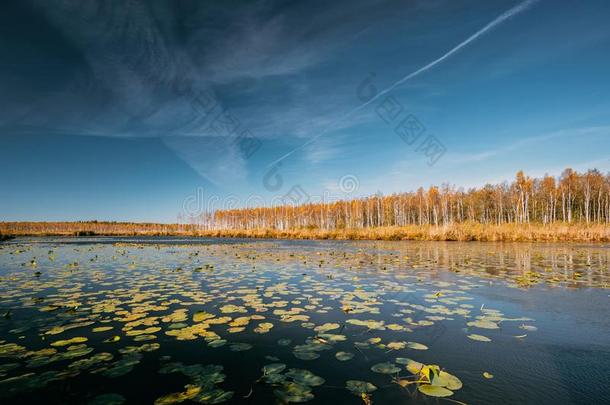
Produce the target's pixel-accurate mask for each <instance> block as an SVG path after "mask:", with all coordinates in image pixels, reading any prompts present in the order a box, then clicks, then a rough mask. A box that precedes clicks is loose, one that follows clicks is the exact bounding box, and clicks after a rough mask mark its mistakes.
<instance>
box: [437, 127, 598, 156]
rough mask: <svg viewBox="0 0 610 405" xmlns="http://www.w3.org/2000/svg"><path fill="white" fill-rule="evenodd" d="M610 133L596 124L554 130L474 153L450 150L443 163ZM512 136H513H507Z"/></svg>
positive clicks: (498, 154) (502, 153) (497, 154)
mask: <svg viewBox="0 0 610 405" xmlns="http://www.w3.org/2000/svg"><path fill="white" fill-rule="evenodd" d="M608 135H610V126H596V127H583V128H566V129H562V130H559V131H553V132H549V133H546V134H541V135H535V136H530V137H527V138H522V139H519V140H517V141H514V142H510V143H507V144H505V145H503V146H500V147H497V148H494V149H487V150H481V151H477V152H472V153H457V152H449V153H447V155H446V156H445V157H444V158H443V164H445V165H459V164H464V163H471V162H481V161H485V160H489V159H491V158H495V157H497V156H500V155H504V154H507V153H510V152H514V151H518V150H520V149H524V148H526V147H528V146H531V145H534V144H537V143H541V142H548V141H552V140H554V139H560V138H582V137H595V136H608ZM507 138H509V139H510V138H511V137H507Z"/></svg>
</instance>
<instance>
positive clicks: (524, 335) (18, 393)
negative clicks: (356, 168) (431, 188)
mask: <svg viewBox="0 0 610 405" xmlns="http://www.w3.org/2000/svg"><path fill="white" fill-rule="evenodd" d="M609 263H610V246H608V245H575V244H569V245H568V244H553V245H551V244H499V243H497V244H494V243H443V242H344V241H275V240H258V241H252V240H237V239H233V240H217V239H188V238H32V239H18V240H14V241H11V242H10V243H4V244H1V245H0V315H1V317H0V403H2V404H5V403H6V404H8V403H38V402H44V403H47V404H66V403H69V404H72V403H73V404H80V403H96V404H119V403H155V401H156V403H157V404H171V403H184V404H187V403H253V404H254V403H256V404H273V403H291V402H305V401H307V402H309V403H323V404H326V403H332V404H366V403H373V404H416V403H421V404H427V403H429V404H436V403H439V404H442V403H445V404H452V403H456V401H457V403H466V404H523V403H532V404H608V403H610V382H609V381H610V290H609V289H608V287H609V286H610V273H609V271H610V270H609ZM265 366H266V367H265ZM484 373H488V374H486V375H484ZM492 375H493V377H492V378H488V377H491V376H492ZM420 390H421V392H420ZM427 394H432V395H450V396H447V397H445V398H436V397H433V396H429V395H427Z"/></svg>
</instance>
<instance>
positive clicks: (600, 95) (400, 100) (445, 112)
mask: <svg viewBox="0 0 610 405" xmlns="http://www.w3.org/2000/svg"><path fill="white" fill-rule="evenodd" d="M123 3H124V5H123V6H122V7H120V8H119V7H110V6H108V5H107V3H102V2H93V1H76V0H74V1H72V0H70V1H64V2H61V4H60V5H58V4H51V3H50V2H47V1H43V0H21V1H14V0H8V1H4V2H2V5H0V52H1V54H2V56H3V57H2V61H1V62H0V159H1V162H2V167H3V170H2V171H1V172H0V190H1V194H0V220H88V219H100V220H131V221H162V222H175V221H176V220H177V215H178V214H180V213H182V214H183V215H186V216H188V215H190V214H197V213H198V212H200V211H202V210H204V209H205V208H206V207H209V208H210V209H217V208H223V207H235V206H246V205H256V204H270V203H273V202H277V201H278V200H281V199H283V198H285V197H286V196H287V195H288V196H294V192H295V190H297V195H301V196H302V195H305V197H302V199H301V200H300V201H305V200H306V199H307V198H309V199H310V200H313V201H315V200H318V199H319V198H321V197H323V198H325V199H327V200H331V199H336V198H352V197H357V196H361V195H367V194H373V193H376V192H381V193H392V192H397V191H408V190H412V189H416V188H417V187H419V186H424V187H427V186H428V185H430V184H440V183H443V182H449V183H451V184H455V185H458V186H464V187H470V186H478V185H483V184H485V183H486V182H498V181H503V180H507V179H508V180H510V179H512V178H513V176H514V173H515V172H516V171H517V170H520V169H523V170H525V171H526V173H528V174H530V175H535V176H540V175H543V174H545V173H550V174H555V175H558V174H559V173H560V172H561V170H562V169H563V168H565V167H573V168H575V169H578V170H584V169H587V168H598V169H600V170H602V171H604V172H607V171H609V170H610V153H609V152H610V98H609V97H608V94H609V93H610V80H609V79H608V72H610V30H608V28H607V27H608V21H610V3H608V2H607V1H593V0H591V1H581V2H574V1H567V0H539V1H525V2H523V1H504V0H497V1H482V0H479V1H473V0H469V1H467V0H434V1H432V0H431V1H423V0H422V1H405V0H402V1H372V0H367V1H364V0H352V1H335V2H332V3H330V2H327V1H317V0H312V1H301V2H295V1H258V2H254V1H237V0H234V1H223V2H215V1H207V2H206V1H181V2H172V1H152V2H139V1H125V2H123ZM410 75H411V76H410ZM407 77H408V79H407V80H404V79H405V78H407ZM367 80H369V81H367ZM401 80H404V81H403V82H402V83H400V84H399V85H398V86H395V87H393V88H392V87H391V86H392V85H393V84H395V83H397V82H400V81H401ZM371 86H373V87H371ZM373 88H374V89H375V92H374V93H368V91H369V90H371V89H373ZM389 88H391V91H388V92H387V93H383V91H384V89H389ZM363 89H364V90H363ZM372 94H377V95H378V96H377V98H375V99H372V100H370V95H372ZM369 100H370V101H369ZM367 101H369V102H368V103H367ZM363 104H365V105H364V106H363ZM380 111H385V113H380ZM221 112H224V114H223V115H220V114H221ZM384 114H385V115H384ZM382 116H384V117H385V119H386V120H388V121H389V122H386V121H384V119H383V118H382ZM407 117H411V119H412V118H413V117H414V119H415V120H416V122H417V123H418V125H420V127H419V128H420V129H419V130H418V131H417V134H419V136H418V137H415V135H413V137H414V138H417V139H415V141H413V143H412V144H408V143H407V142H405V140H403V139H402V138H401V137H400V136H398V135H397V133H396V132H395V129H396V127H397V125H398V124H400V123H401V122H403V120H404V119H406V118H407ZM409 122H413V121H409ZM432 137H433V138H432ZM430 142H435V143H434V145H436V149H433V151H436V152H437V153H430V154H429V155H426V153H425V152H426V150H428V152H430V149H426V148H425V146H426V145H429V144H430ZM441 151H444V152H443V153H442V154H441V153H440V152H441ZM278 159H280V161H279V162H280V166H277V167H276V166H275V165H274V162H278ZM431 161H434V164H432V165H431V164H430V163H431ZM354 184H356V185H355V186H353V185H354Z"/></svg>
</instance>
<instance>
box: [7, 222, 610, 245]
mask: <svg viewBox="0 0 610 405" xmlns="http://www.w3.org/2000/svg"><path fill="white" fill-rule="evenodd" d="M0 232H2V234H4V235H15V236H94V235H106V236H200V237H219V238H279V239H339V240H432V241H514V242H526V241H527V242H610V225H600V224H589V225H587V224H565V223H554V224H551V225H542V224H503V225H484V224H479V223H465V224H452V225H447V226H434V225H425V226H417V225H412V226H405V227H377V228H367V229H336V230H322V229H293V230H285V231H282V230H277V229H254V230H231V229H226V230H213V231H206V230H201V229H198V227H197V226H194V225H180V224H138V223H118V222H61V223H59V222H55V223H47V222H0Z"/></svg>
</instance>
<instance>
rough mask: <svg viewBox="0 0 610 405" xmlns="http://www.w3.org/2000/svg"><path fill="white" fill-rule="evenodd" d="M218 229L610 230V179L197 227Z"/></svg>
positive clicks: (234, 216)
mask: <svg viewBox="0 0 610 405" xmlns="http://www.w3.org/2000/svg"><path fill="white" fill-rule="evenodd" d="M191 220H192V221H191V222H192V223H194V224H197V225H198V226H199V227H200V229H203V230H215V229H220V230H223V229H225V230H226V229H235V230H252V229H276V230H280V231H285V230H291V229H321V230H335V229H365V228H377V227H405V226H411V225H419V226H424V225H451V224H461V223H480V224H486V225H492V224H493V225H502V224H529V223H537V224H544V225H546V224H552V223H556V222H563V223H567V224H608V223H610V174H605V175H604V174H602V173H601V172H599V171H598V170H595V169H593V170H588V171H587V172H585V173H578V172H576V171H574V170H572V169H566V170H564V171H563V173H562V174H561V176H559V177H557V178H556V177H553V176H549V175H546V176H544V177H543V178H531V177H528V176H526V175H525V174H524V173H523V171H519V172H518V173H517V175H516V177H515V180H514V181H512V182H504V183H501V184H487V185H485V186H484V187H482V188H471V189H468V190H464V189H463V188H456V187H455V186H450V185H449V184H443V185H442V186H440V187H439V186H431V187H429V188H428V189H427V190H426V189H424V188H419V189H418V190H417V191H414V192H406V193H399V194H392V195H388V196H381V195H373V196H370V197H366V198H360V199H354V200H350V201H336V202H331V203H317V204H304V205H297V206H295V205H291V204H286V205H279V206H273V207H257V208H243V209H232V210H224V211H215V212H210V213H203V214H201V215H199V216H198V217H196V218H192V219H191Z"/></svg>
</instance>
